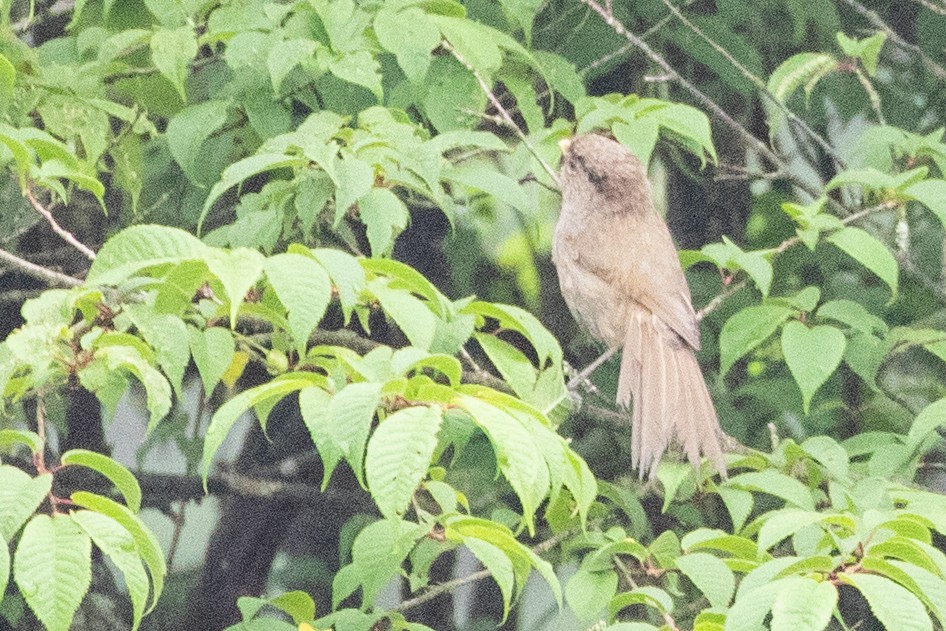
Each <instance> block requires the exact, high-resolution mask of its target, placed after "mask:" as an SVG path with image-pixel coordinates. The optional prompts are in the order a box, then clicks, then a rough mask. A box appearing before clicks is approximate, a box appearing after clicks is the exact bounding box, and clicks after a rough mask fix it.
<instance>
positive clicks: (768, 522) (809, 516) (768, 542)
mask: <svg viewBox="0 0 946 631" xmlns="http://www.w3.org/2000/svg"><path fill="white" fill-rule="evenodd" d="M824 517H825V516H824V515H822V514H821V513H815V512H812V511H808V510H796V509H792V508H786V509H784V510H781V511H772V512H770V513H768V514H767V515H766V516H765V518H764V519H765V522H764V523H763V524H762V528H760V529H759V538H758V544H759V549H760V550H768V549H769V548H771V547H772V546H774V545H776V544H778V543H780V542H781V541H782V540H784V539H785V538H786V537H791V536H792V535H794V534H795V533H796V532H798V531H799V530H801V529H802V528H806V527H808V526H810V525H812V524H818V523H821V522H822V521H823V520H824Z"/></svg>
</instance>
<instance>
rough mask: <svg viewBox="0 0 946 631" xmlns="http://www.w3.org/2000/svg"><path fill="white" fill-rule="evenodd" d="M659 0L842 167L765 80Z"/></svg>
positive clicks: (840, 160) (827, 145)
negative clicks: (770, 89) (777, 96)
mask: <svg viewBox="0 0 946 631" xmlns="http://www.w3.org/2000/svg"><path fill="white" fill-rule="evenodd" d="M661 2H663V3H664V5H666V7H667V8H668V9H670V11H671V13H673V15H675V16H676V17H677V19H678V20H680V21H681V22H682V23H683V25H684V26H686V27H687V28H688V29H690V30H691V31H693V32H694V33H696V35H697V36H698V37H700V38H701V39H702V40H703V41H705V42H706V43H707V44H709V45H710V46H711V47H712V48H713V50H715V51H716V52H717V53H719V54H720V55H722V56H723V57H724V58H725V59H726V61H728V62H729V63H730V64H732V65H733V67H734V68H735V69H736V70H738V71H739V73H740V74H741V75H742V76H744V77H745V78H746V79H748V80H749V81H750V82H751V83H752V84H753V85H754V86H755V87H756V88H758V90H759V92H760V93H761V94H762V96H764V97H765V98H767V99H768V100H769V101H770V102H771V103H772V104H773V105H775V107H777V108H779V109H780V110H781V111H782V113H783V114H785V116H786V117H787V118H788V119H789V120H790V121H792V123H794V124H795V125H798V126H799V127H800V128H801V129H802V131H804V132H805V133H806V134H808V136H810V137H811V139H812V140H814V141H815V142H816V143H817V144H818V146H820V147H821V148H822V149H824V151H825V153H827V154H828V155H829V156H831V158H832V159H833V160H834V161H835V162H836V163H837V164H838V165H839V166H840V167H841V168H842V169H843V168H844V159H843V158H841V156H839V155H838V153H837V151H835V149H834V147H832V146H831V143H829V142H828V141H827V140H825V139H824V137H823V136H822V135H821V134H819V133H818V132H816V131H815V130H814V129H812V128H811V127H810V126H809V125H808V123H806V122H805V121H803V120H802V119H801V118H799V117H798V116H797V115H796V114H795V113H794V112H793V111H791V110H790V109H789V108H788V106H786V105H785V104H784V103H782V102H781V101H779V100H778V99H777V98H775V95H774V94H772V93H771V92H770V91H769V88H768V86H767V85H766V84H765V81H763V80H762V78H761V77H758V76H756V75H755V74H754V73H753V72H752V71H751V70H749V69H748V68H746V67H745V66H744V65H742V63H741V62H740V61H739V60H738V59H736V58H735V57H733V56H732V54H731V53H730V52H729V51H728V50H726V49H725V48H723V47H722V46H720V45H719V44H718V43H717V42H716V41H715V40H714V39H712V38H711V37H710V36H709V35H707V34H706V33H704V32H703V29H701V28H700V27H698V26H697V25H696V24H694V23H693V22H691V21H690V20H689V19H688V18H687V17H686V16H685V15H683V13H682V12H681V11H680V9H678V8H677V7H676V6H675V5H674V4H673V3H672V2H670V0H661ZM878 114H879V113H878ZM879 116H880V118H883V115H882V114H879Z"/></svg>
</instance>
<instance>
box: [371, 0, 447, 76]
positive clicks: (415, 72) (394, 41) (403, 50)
mask: <svg viewBox="0 0 946 631" xmlns="http://www.w3.org/2000/svg"><path fill="white" fill-rule="evenodd" d="M374 32H375V35H377V36H378V42H380V44H381V45H382V46H383V47H384V48H385V49H386V50H388V51H389V52H392V53H394V56H395V57H397V63H398V65H399V66H400V67H401V70H403V71H404V75H405V76H406V77H407V78H408V79H409V80H410V81H412V82H414V83H420V82H421V81H423V80H424V77H425V76H426V75H427V69H428V68H429V67H430V59H431V52H432V51H433V50H434V49H435V48H436V47H437V46H439V45H440V29H439V28H437V24H436V23H435V22H434V20H433V19H432V18H431V17H430V16H429V15H427V14H426V13H424V12H423V11H421V10H420V9H419V8H417V7H408V8H406V9H404V10H403V11H396V10H392V9H389V8H382V10H380V11H378V14H377V15H376V16H375V18H374Z"/></svg>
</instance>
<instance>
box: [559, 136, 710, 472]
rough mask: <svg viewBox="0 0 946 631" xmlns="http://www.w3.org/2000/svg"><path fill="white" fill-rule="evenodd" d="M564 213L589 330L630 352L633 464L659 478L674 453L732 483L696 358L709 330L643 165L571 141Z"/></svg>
mask: <svg viewBox="0 0 946 631" xmlns="http://www.w3.org/2000/svg"><path fill="white" fill-rule="evenodd" d="M562 149H563V155H562V163H561V169H560V171H561V186H562V212H561V215H560V216H559V219H558V224H557V225H556V226H555V235H554V237H553V239H552V260H553V261H554V262H555V266H556V268H557V269H558V278H559V283H560V284H561V287H562V295H563V296H564V297H565V302H566V303H567V304H568V307H569V309H571V311H572V313H573V314H574V315H575V317H576V319H577V320H578V321H579V323H580V324H581V325H582V326H584V327H585V328H587V329H588V331H589V332H590V333H591V335H592V336H593V337H595V338H596V339H598V340H600V341H602V342H604V343H605V344H607V345H608V347H609V348H611V349H616V348H618V347H623V348H624V353H623V357H622V359H621V373H620V376H619V378H618V391H617V402H618V404H619V405H621V406H623V407H625V408H627V407H629V406H630V403H631V398H632V397H633V399H634V407H633V412H632V414H631V427H632V435H631V462H632V464H633V466H634V468H636V469H638V470H639V471H640V474H641V477H644V475H645V474H646V475H647V477H652V476H653V475H654V473H656V471H657V465H658V464H659V463H660V458H661V456H662V455H663V453H664V451H665V450H666V449H667V447H668V446H670V445H678V446H679V447H682V449H683V452H684V453H685V454H686V456H687V458H688V459H689V460H690V462H691V463H693V464H694V466H698V465H699V462H700V455H701V454H702V455H704V456H706V457H707V458H709V460H710V461H711V462H712V463H713V465H714V466H715V467H716V469H718V470H719V471H720V472H721V473H722V474H723V475H725V473H726V465H725V463H724V462H723V452H722V448H721V444H720V443H721V439H722V437H723V433H722V430H721V429H720V426H719V420H718V419H717V417H716V410H715V408H714V407H713V401H712V399H711V398H710V395H709V392H708V391H707V389H706V383H705V382H704V381H703V374H702V372H701V371H700V366H699V364H698V363H697V361H696V355H695V353H694V352H695V351H696V350H699V348H700V330H699V322H698V320H697V318H696V314H695V313H694V311H693V305H692V304H691V303H690V289H689V287H688V286H687V282H686V278H685V277H684V275H683V270H682V269H681V267H680V261H679V259H678V258H677V251H676V248H674V245H673V240H672V239H671V237H670V231H669V230H668V229H667V224H666V223H664V221H663V219H661V217H660V216H659V215H658V214H657V211H656V210H655V208H654V204H653V201H652V199H651V191H650V182H649V181H648V179H647V173H646V171H645V170H644V167H643V165H642V164H641V162H640V160H638V159H637V157H636V156H635V155H634V154H632V153H631V152H630V151H628V150H627V149H625V148H624V147H623V146H622V145H620V144H619V143H617V142H615V141H613V140H610V139H608V138H605V137H603V136H599V135H596V134H585V135H581V136H577V137H575V138H573V139H571V140H570V141H568V140H566V141H563V142H562Z"/></svg>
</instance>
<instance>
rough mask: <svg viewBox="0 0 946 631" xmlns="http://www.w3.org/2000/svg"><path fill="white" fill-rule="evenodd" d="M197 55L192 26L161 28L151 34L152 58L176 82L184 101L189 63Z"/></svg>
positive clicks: (168, 77) (161, 70)
mask: <svg viewBox="0 0 946 631" xmlns="http://www.w3.org/2000/svg"><path fill="white" fill-rule="evenodd" d="M196 56H197V36H196V35H195V34H194V29H193V28H192V27H190V26H181V27H178V28H175V29H169V28H161V29H158V30H157V31H155V32H154V35H152V36H151V59H152V61H154V65H155V67H156V68H157V69H158V71H159V72H160V73H161V74H162V75H164V76H165V77H167V79H168V81H170V82H171V83H172V84H174V87H175V88H176V89H177V92H178V94H180V96H181V100H182V101H185V102H186V101H187V94H186V92H185V90H184V82H185V81H186V80H187V73H188V65H189V64H190V62H191V61H192V60H193V59H194V57H196Z"/></svg>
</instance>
